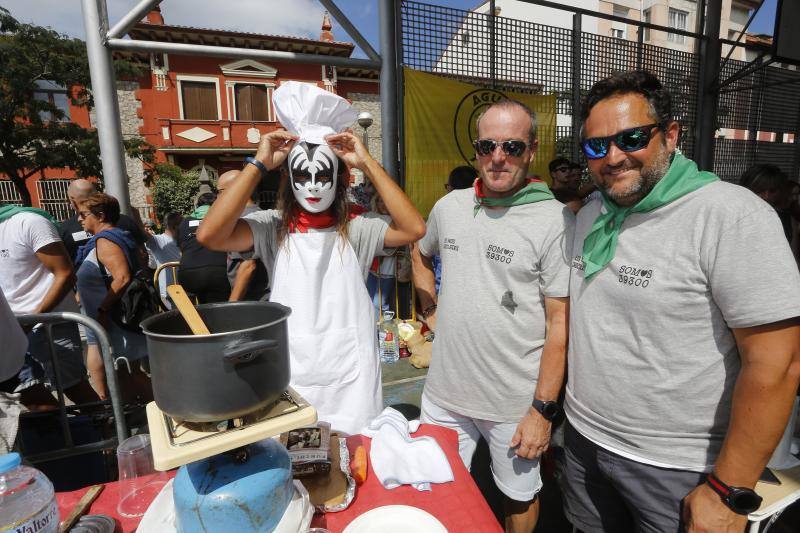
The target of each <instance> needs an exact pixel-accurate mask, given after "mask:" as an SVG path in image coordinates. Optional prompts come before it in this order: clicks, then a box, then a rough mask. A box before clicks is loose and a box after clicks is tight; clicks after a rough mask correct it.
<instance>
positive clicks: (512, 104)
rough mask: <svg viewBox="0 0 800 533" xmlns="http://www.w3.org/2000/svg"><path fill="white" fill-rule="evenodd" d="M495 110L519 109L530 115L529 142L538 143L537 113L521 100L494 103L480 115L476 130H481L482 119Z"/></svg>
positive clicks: (508, 99) (507, 99) (505, 100)
mask: <svg viewBox="0 0 800 533" xmlns="http://www.w3.org/2000/svg"><path fill="white" fill-rule="evenodd" d="M495 108H500V109H511V108H517V109H521V110H522V111H524V112H525V114H526V115H528V118H529V119H531V129H530V131H529V132H528V142H529V143H530V144H531V145H532V144H533V143H534V142H535V141H536V129H537V127H538V121H537V120H536V113H535V112H534V111H533V110H532V109H531V108H530V107H528V106H527V105H525V104H523V103H522V102H520V101H519V100H512V99H510V98H506V99H504V100H500V101H498V102H495V103H493V104H492V105H490V106H489V107H487V108H486V109H485V110H484V111H483V113H481V114H480V115H478V120H477V121H476V122H475V128H476V129H480V126H481V119H482V118H483V116H484V115H485V114H486V113H488V112H489V111H491V110H492V109H495Z"/></svg>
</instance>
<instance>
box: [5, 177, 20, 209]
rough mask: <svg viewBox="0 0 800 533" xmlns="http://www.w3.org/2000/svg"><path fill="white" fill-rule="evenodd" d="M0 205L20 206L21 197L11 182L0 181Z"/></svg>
mask: <svg viewBox="0 0 800 533" xmlns="http://www.w3.org/2000/svg"><path fill="white" fill-rule="evenodd" d="M0 205H22V197H21V196H20V195H19V191H17V188H16V187H15V186H14V184H13V183H12V182H11V180H0Z"/></svg>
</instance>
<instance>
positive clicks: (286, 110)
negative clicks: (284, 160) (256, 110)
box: [272, 81, 358, 144]
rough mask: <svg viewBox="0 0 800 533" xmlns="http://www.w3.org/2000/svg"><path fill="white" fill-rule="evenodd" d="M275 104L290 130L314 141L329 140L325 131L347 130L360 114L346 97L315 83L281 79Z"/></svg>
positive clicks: (338, 131)
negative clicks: (283, 80) (326, 138)
mask: <svg viewBox="0 0 800 533" xmlns="http://www.w3.org/2000/svg"><path fill="white" fill-rule="evenodd" d="M272 104H273V105H274V106H275V114H276V115H277V116H278V121H280V123H281V124H283V127H285V128H286V129H287V130H288V131H289V133H293V134H294V135H297V136H298V137H300V140H301V141H306V142H309V143H314V144H326V143H325V139H324V137H325V136H326V135H331V134H333V133H340V132H342V131H344V129H345V128H348V127H350V126H352V125H353V123H354V122H355V121H356V119H357V118H358V113H357V112H356V111H355V110H354V109H353V106H351V105H350V104H349V103H348V102H347V100H345V99H344V98H342V97H341V96H338V95H335V94H333V93H331V92H328V91H326V90H324V89H320V88H319V87H317V86H316V85H314V84H313V83H302V82H299V81H287V82H284V83H281V86H280V87H278V88H277V89H275V92H273V93H272Z"/></svg>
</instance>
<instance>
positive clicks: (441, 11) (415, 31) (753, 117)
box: [401, 0, 800, 181]
mask: <svg viewBox="0 0 800 533" xmlns="http://www.w3.org/2000/svg"><path fill="white" fill-rule="evenodd" d="M629 24H631V25H633V26H636V25H637V22H636V21H629ZM639 29H640V30H641V28H639ZM401 30H402V31H401V35H402V63H403V65H404V66H406V67H409V68H413V69H417V70H422V71H427V72H432V73H436V74H439V75H444V76H448V77H453V78H457V79H459V80H462V81H466V82H470V83H474V84H477V85H482V86H486V87H495V88H497V89H500V90H503V89H505V90H517V91H525V92H535V93H542V94H555V95H556V97H557V113H558V124H557V128H556V129H557V133H556V135H557V139H556V147H557V148H556V149H557V152H558V153H559V154H560V155H566V156H567V157H571V156H574V155H578V154H577V150H576V144H575V142H576V132H574V131H573V129H574V128H573V121H572V116H573V112H574V111H576V110H574V109H573V108H574V107H575V103H576V102H579V101H580V100H581V98H582V97H583V96H584V95H585V94H586V92H587V91H588V90H589V89H590V88H591V86H592V85H593V84H594V83H595V82H597V81H599V80H601V79H603V78H605V77H607V76H609V75H611V74H613V73H616V72H621V71H627V70H631V69H635V68H645V69H648V70H650V71H651V72H653V73H654V74H656V75H657V76H658V77H659V79H660V80H661V82H662V83H663V84H664V85H665V87H666V88H667V89H668V91H669V92H670V94H671V95H672V97H673V115H674V118H675V119H676V120H678V121H679V123H680V125H681V136H680V139H679V143H678V146H679V147H680V149H681V151H682V152H683V153H684V154H685V155H687V156H688V157H693V156H694V153H693V152H694V145H695V125H696V122H697V104H698V95H697V87H698V75H699V68H700V56H699V54H695V53H689V52H684V51H680V50H674V49H671V48H664V47H659V46H654V45H650V44H646V43H644V42H638V41H635V40H634V41H632V40H626V39H619V38H615V37H607V36H603V35H596V34H593V33H587V32H581V33H580V38H575V36H574V30H573V29H571V28H569V29H566V28H560V27H553V26H547V25H543V24H538V23H535V22H529V21H523V20H515V19H510V18H506V17H502V16H495V17H490V16H489V15H488V13H487V14H483V13H476V12H473V11H464V10H459V9H453V8H448V7H442V6H434V5H428V4H424V3H419V2H414V1H409V0H404V1H403V2H402V4H401ZM492 33H494V39H492V38H491V37H492ZM720 61H721V62H723V59H722V58H720ZM745 65H746V63H745V62H743V61H728V62H724V67H723V71H722V73H721V77H720V78H721V79H726V78H727V77H729V76H730V75H732V74H734V73H736V72H738V71H739V70H740V69H741V68H742V67H743V66H745ZM576 67H577V68H578V72H577V73H575V72H574V70H575V68H576ZM575 74H577V75H575ZM798 81H800V73H798V72H797V71H794V70H790V69H787V68H779V67H767V68H766V69H762V70H760V71H757V72H755V73H753V74H750V75H748V76H745V77H743V78H741V79H739V80H738V81H737V82H735V83H734V84H733V85H731V86H730V87H728V88H727V89H724V90H723V91H721V94H720V97H719V109H718V127H719V128H726V129H727V130H728V131H727V133H728V135H729V136H730V135H732V134H733V133H737V132H735V131H734V130H738V135H737V136H742V135H743V132H749V133H748V134H747V140H744V139H741V140H734V139H732V138H729V137H728V138H726V137H724V136H720V137H719V138H718V139H717V141H716V147H715V153H716V158H715V168H714V170H715V172H716V173H717V174H719V175H720V177H722V178H723V179H725V180H728V181H737V180H738V176H739V175H740V174H741V172H742V171H743V170H744V169H745V168H747V166H749V165H750V164H752V163H756V162H770V163H773V164H777V165H778V166H780V167H781V168H782V169H783V170H784V171H786V172H787V173H789V175H790V176H792V177H793V179H797V173H798V162H800V158H798V157H797V150H796V149H795V147H796V146H800V144H795V143H793V142H792V143H790V142H765V141H758V140H757V132H759V131H760V132H774V133H775V135H774V136H773V137H775V138H776V139H777V140H779V141H781V140H783V141H788V140H789V139H793V137H794V133H795V132H796V131H797V130H798V128H800V117H798V113H797V110H798V108H800V92H799V91H797V90H796V89H792V90H787V89H791V88H792V86H791V85H790V84H791V83H795V82H798ZM786 110H791V111H790V112H788V113H787V112H786ZM785 133H791V134H792V135H791V136H789V135H784V134H785ZM763 136H764V135H763V133H762V135H761V137H763Z"/></svg>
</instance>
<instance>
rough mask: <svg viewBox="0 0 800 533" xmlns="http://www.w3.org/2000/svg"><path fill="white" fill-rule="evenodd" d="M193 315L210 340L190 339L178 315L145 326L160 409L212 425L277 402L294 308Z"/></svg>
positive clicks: (246, 307) (227, 307) (248, 307)
mask: <svg viewBox="0 0 800 533" xmlns="http://www.w3.org/2000/svg"><path fill="white" fill-rule="evenodd" d="M197 312H198V313H200V316H201V317H202V318H203V321H204V322H205V323H206V325H207V326H208V329H209V331H211V334H210V335H192V333H191V331H190V330H189V326H188V325H187V324H186V321H185V320H184V319H183V317H182V316H181V315H180V313H179V312H178V311H177V310H173V311H169V312H166V313H161V314H159V315H156V316H152V317H150V318H148V319H147V320H145V321H144V322H142V330H143V331H144V334H145V335H146V336H147V347H148V350H149V353H150V370H151V372H152V382H153V396H154V397H155V401H156V405H158V407H159V409H161V410H162V411H163V412H164V413H166V414H168V415H170V416H172V417H173V418H176V419H179V420H186V421H190V422H216V421H220V420H227V419H230V418H237V417H240V416H243V415H245V414H247V413H250V412H252V411H254V410H256V409H259V408H261V407H264V406H266V405H269V404H270V403H272V402H274V401H275V400H277V399H278V397H279V396H280V395H281V394H282V393H283V391H285V390H286V387H287V386H288V385H289V377H290V371H289V344H288V332H287V326H286V319H287V318H288V316H289V315H290V314H291V312H292V311H291V309H289V308H288V307H286V306H283V305H280V304H277V303H272V302H230V303H215V304H204V305H199V306H197Z"/></svg>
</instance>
